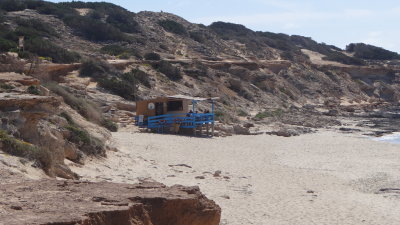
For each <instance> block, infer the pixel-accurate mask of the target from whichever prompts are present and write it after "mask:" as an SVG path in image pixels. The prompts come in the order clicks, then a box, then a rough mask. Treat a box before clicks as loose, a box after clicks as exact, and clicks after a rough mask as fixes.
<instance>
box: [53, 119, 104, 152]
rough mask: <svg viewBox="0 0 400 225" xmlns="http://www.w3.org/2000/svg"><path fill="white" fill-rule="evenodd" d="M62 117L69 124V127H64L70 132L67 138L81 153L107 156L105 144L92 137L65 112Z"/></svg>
mask: <svg viewBox="0 0 400 225" xmlns="http://www.w3.org/2000/svg"><path fill="white" fill-rule="evenodd" d="M60 116H61V117H64V118H65V119H66V120H67V122H68V125H67V126H66V127H64V128H65V129H66V130H68V131H69V132H70V135H69V137H68V138H67V139H68V141H70V142H72V143H74V144H75V145H76V146H77V147H78V148H79V149H80V150H81V151H83V152H84V153H86V154H88V155H104V154H105V150H104V143H102V142H101V141H100V140H99V139H97V138H95V137H93V136H91V135H90V134H89V133H88V132H87V131H86V130H84V129H83V128H81V127H80V126H79V125H77V124H76V123H75V122H74V120H73V119H72V117H71V116H70V115H69V114H68V113H66V112H63V113H61V114H60Z"/></svg>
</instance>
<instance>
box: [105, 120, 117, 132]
mask: <svg viewBox="0 0 400 225" xmlns="http://www.w3.org/2000/svg"><path fill="white" fill-rule="evenodd" d="M103 127H105V128H107V130H109V131H111V132H117V131H118V125H117V124H116V123H114V122H113V121H111V120H108V119H105V120H103Z"/></svg>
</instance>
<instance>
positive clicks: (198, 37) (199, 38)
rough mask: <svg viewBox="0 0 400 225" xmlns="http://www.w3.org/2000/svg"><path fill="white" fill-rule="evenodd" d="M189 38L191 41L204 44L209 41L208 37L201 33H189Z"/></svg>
mask: <svg viewBox="0 0 400 225" xmlns="http://www.w3.org/2000/svg"><path fill="white" fill-rule="evenodd" d="M189 36H190V38H191V39H193V40H195V41H197V42H199V43H204V42H206V40H207V38H206V36H205V35H204V34H203V33H202V32H201V31H192V32H189Z"/></svg>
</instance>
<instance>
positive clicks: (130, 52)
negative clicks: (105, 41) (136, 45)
mask: <svg viewBox="0 0 400 225" xmlns="http://www.w3.org/2000/svg"><path fill="white" fill-rule="evenodd" d="M101 52H103V53H106V54H109V55H113V56H118V58H120V59H128V58H129V57H131V56H135V57H137V58H139V59H141V58H142V56H141V55H140V53H139V52H138V51H137V50H135V49H132V48H126V47H123V46H121V45H116V44H113V45H107V46H104V47H103V48H101Z"/></svg>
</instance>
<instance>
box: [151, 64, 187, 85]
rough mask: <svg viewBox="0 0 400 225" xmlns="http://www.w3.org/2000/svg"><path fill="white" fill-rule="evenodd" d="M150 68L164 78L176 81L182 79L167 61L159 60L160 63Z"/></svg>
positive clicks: (179, 73)
mask: <svg viewBox="0 0 400 225" xmlns="http://www.w3.org/2000/svg"><path fill="white" fill-rule="evenodd" d="M152 66H153V68H154V69H156V70H158V71H159V72H161V73H163V74H165V76H167V77H168V78H169V79H170V80H173V81H178V80H180V79H182V78H183V77H182V74H181V71H180V70H179V69H178V68H177V67H175V66H174V65H172V64H171V63H170V62H168V61H164V60H161V61H160V62H158V63H155V64H153V65H152Z"/></svg>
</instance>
